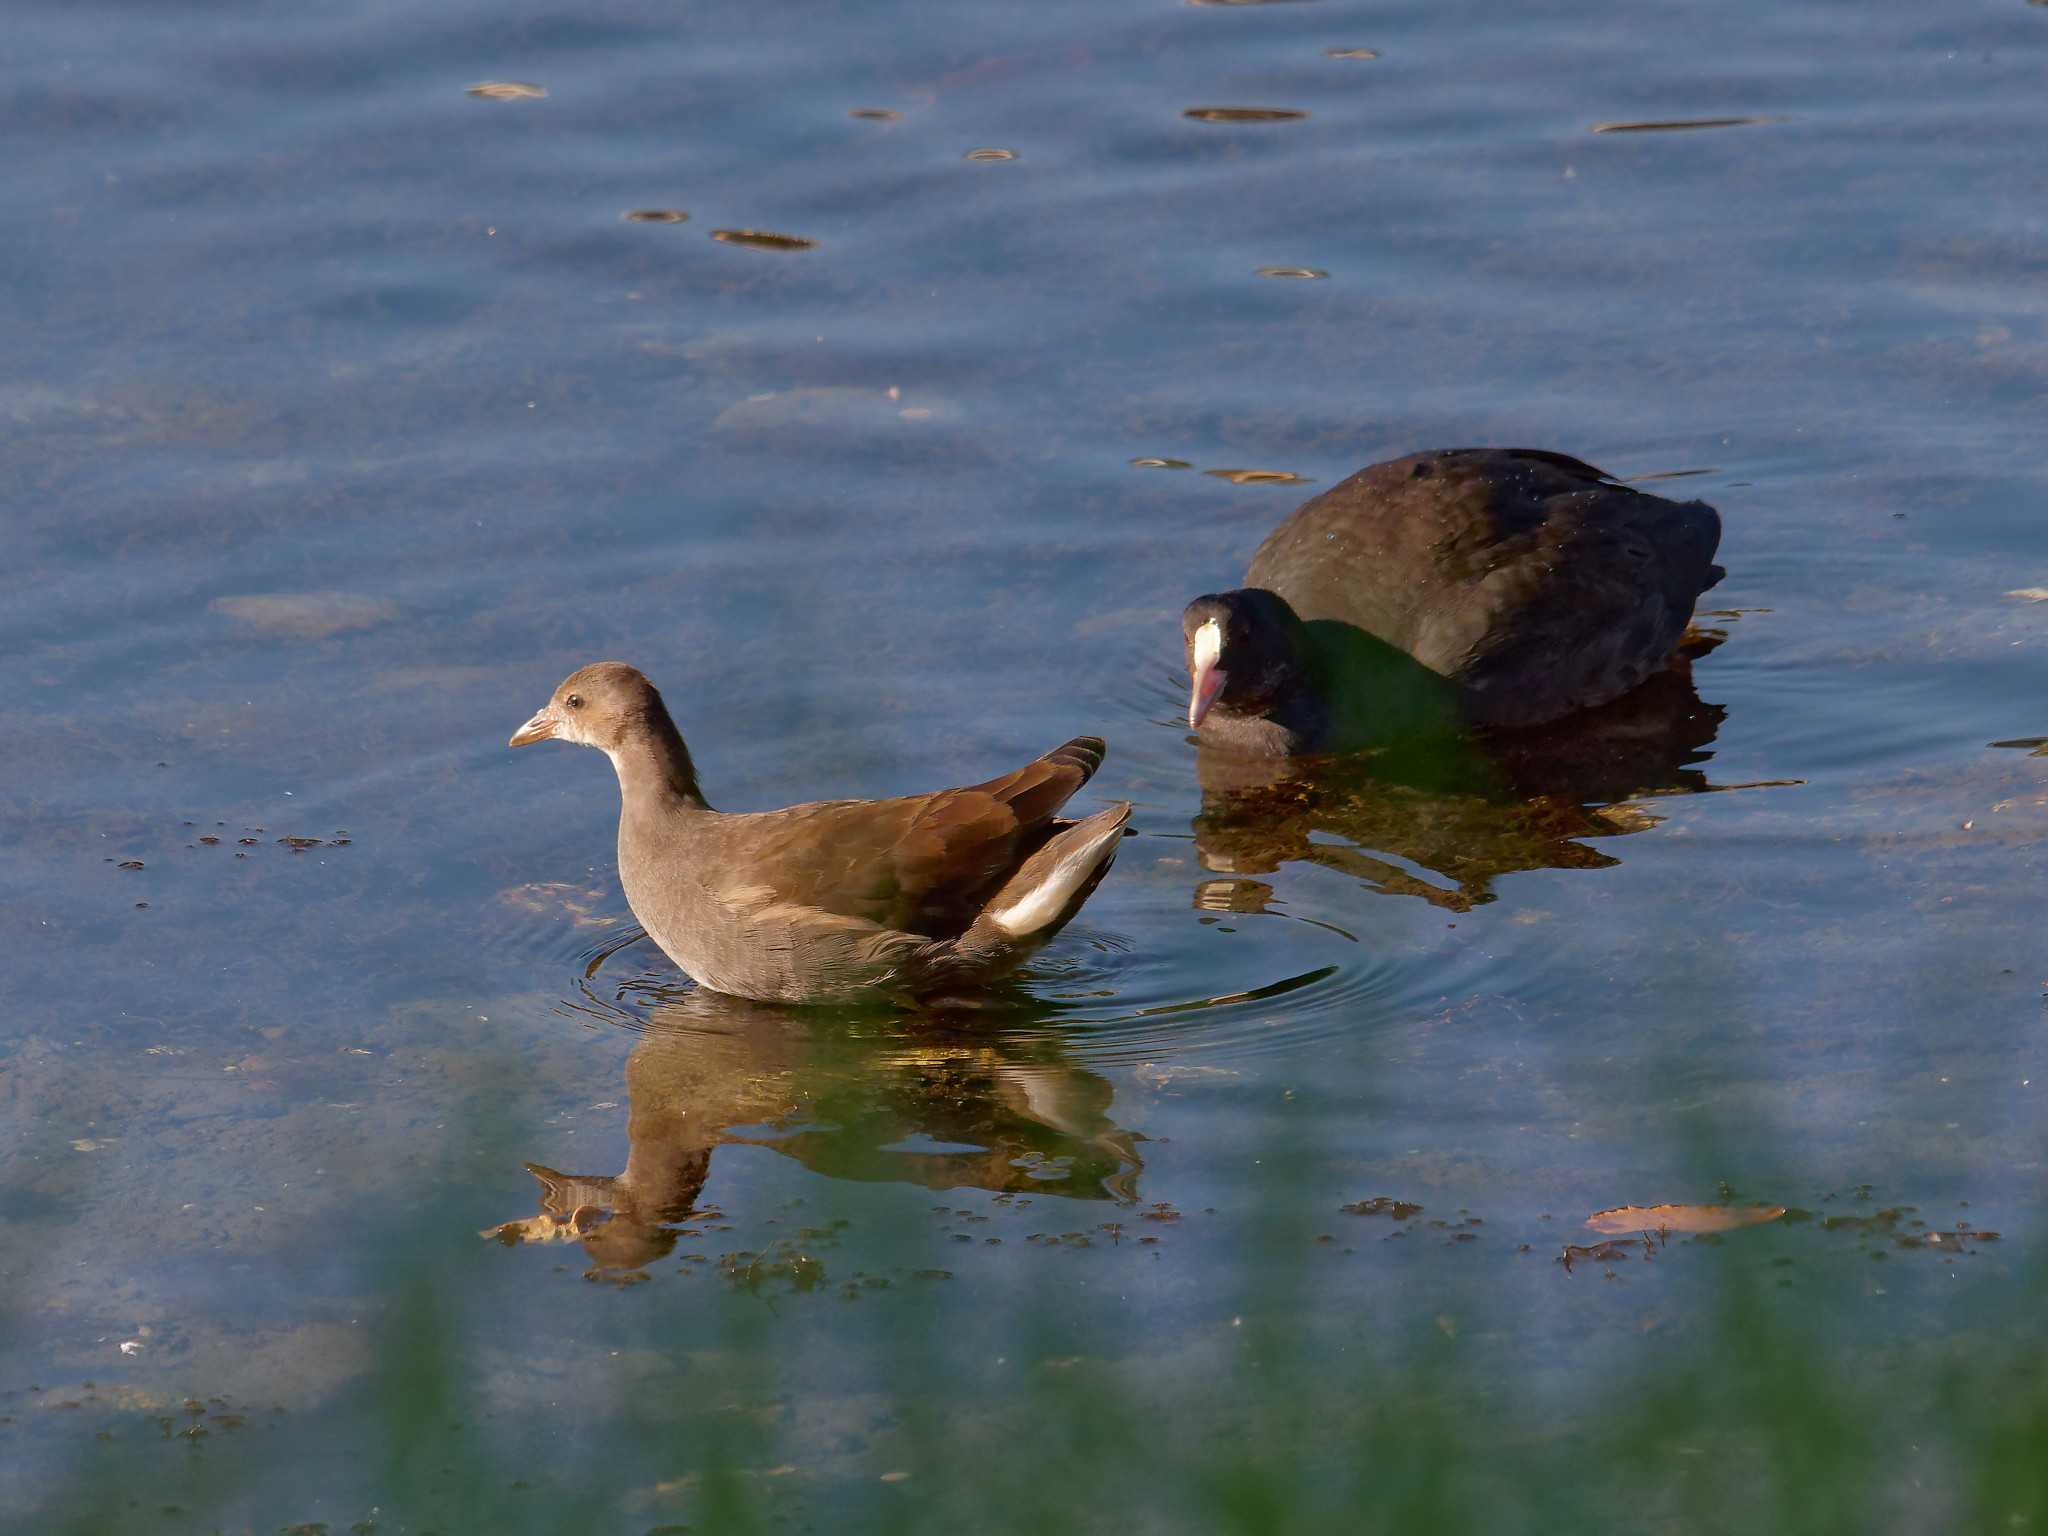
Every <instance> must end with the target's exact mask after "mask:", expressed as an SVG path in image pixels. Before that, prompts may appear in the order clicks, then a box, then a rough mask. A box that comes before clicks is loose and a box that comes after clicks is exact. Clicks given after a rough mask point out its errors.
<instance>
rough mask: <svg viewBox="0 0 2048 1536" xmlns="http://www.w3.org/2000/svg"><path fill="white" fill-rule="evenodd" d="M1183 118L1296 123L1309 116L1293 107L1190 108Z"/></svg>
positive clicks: (1182, 114)
mask: <svg viewBox="0 0 2048 1536" xmlns="http://www.w3.org/2000/svg"><path fill="white" fill-rule="evenodd" d="M1181 116H1182V117H1187V118H1193V119H1194V120H1195V121H1196V122H1198V123H1296V122H1300V121H1301V120H1302V119H1303V118H1305V117H1307V116H1308V114H1307V113H1306V112H1297V111H1295V110H1294V108H1292V107H1189V108H1188V109H1187V110H1186V111H1185V112H1183V113H1181Z"/></svg>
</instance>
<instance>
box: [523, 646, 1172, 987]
mask: <svg viewBox="0 0 2048 1536" xmlns="http://www.w3.org/2000/svg"><path fill="white" fill-rule="evenodd" d="M549 738H553V739H555V740H558V741H573V742H577V743H580V744H581V745H583V746H589V747H596V748H597V749H598V750H599V751H601V752H603V753H604V754H605V755H606V756H607V757H609V758H610V759H611V760H612V767H613V768H614V769H616V770H617V772H618V775H619V795H620V809H619V882H620V884H622V885H623V886H625V888H626V900H627V902H628V903H630V904H631V906H632V908H633V915H634V916H635V917H637V918H638V919H639V920H640V926H641V927H643V928H645V929H646V930H647V933H648V936H649V937H650V938H652V939H653V940H654V942H655V943H657V944H659V945H660V946H661V947H662V949H664V950H665V951H667V953H668V956H669V958H670V959H672V960H674V961H675V963H676V964H677V965H679V966H681V967H682V968H683V969H684V970H685V971H687V972H689V974H690V975H691V976H693V977H695V978H696V980H697V981H698V983H699V984H700V985H703V986H707V987H710V988H713V989H714V990H716V991H719V992H730V993H733V994H735V995H737V996H740V997H751V998H756V999H759V1000H762V1001H766V1002H794V1003H818V1002H832V1001H846V1000H850V999H853V998H857V997H862V996H870V995H877V994H879V995H882V996H889V995H897V996H904V997H922V996H931V995H936V994H941V993H944V992H947V991H952V990H958V989H963V988H969V987H973V986H975V985H977V984H979V983H981V982H984V981H987V980H989V979H991V978H993V977H995V976H998V975H1000V974H1002V973H1003V972H1005V971H1008V970H1010V969H1012V968H1013V967H1015V966H1016V965H1017V964H1018V963H1019V962H1021V961H1022V960H1023V959H1024V958H1025V957H1026V956H1027V955H1029V954H1030V953H1031V951H1032V950H1034V949H1036V948H1037V947H1038V946H1039V945H1040V944H1042V943H1044V942H1045V940H1046V939H1048V938H1050V937H1051V936H1052V935H1053V934H1054V933H1057V932H1058V931H1059V929H1060V927H1061V925H1062V924H1064V923H1065V922H1066V921H1067V919H1068V918H1070V917H1071V916H1073V914H1074V912H1075V910H1076V909H1077V908H1079V906H1080V905H1081V903H1082V902H1083V901H1084V900H1085V899H1086V898H1087V896H1088V893H1089V892H1090V891H1092V890H1093V889H1094V888H1095V884H1096V882H1097V881H1099V880H1100V879H1101V878H1102V876H1103V874H1104V873H1105V872H1106V871H1107V870H1108V868H1109V866H1110V862H1111V861H1112V860H1113V859H1114V858H1115V857H1116V851H1117V844H1118V841H1119V839H1120V838H1121V836H1122V834H1123V828H1124V823H1125V822H1126V821H1128V820H1129V819H1130V814H1131V808H1130V806H1129V805H1125V804H1119V805H1112V806H1110V807H1109V808H1108V809H1106V810H1101V811H1097V812H1096V813H1095V814H1094V815H1093V816H1089V817H1086V818H1085V819H1083V820H1081V821H1059V820H1056V819H1055V818H1054V813H1055V812H1057V811H1058V810H1059V809H1060V807H1061V806H1063V805H1064V804H1066V802H1067V800H1068V798H1069V797H1070V796H1072V795H1073V793H1074V792H1075V791H1076V790H1078V789H1079V788H1080V787H1081V786H1082V785H1083V784H1086V783H1087V782H1088V780H1089V779H1090V778H1091V777H1092V776H1093V775H1094V773H1095V770H1096V769H1097V768H1098V767H1100V766H1101V765H1102V754H1103V745H1102V743H1101V741H1099V740H1098V739H1096V738H1095V737H1093V736H1077V737H1075V738H1074V740H1072V741H1070V742H1068V743H1067V744H1066V745H1065V746H1063V747H1056V748H1054V749H1053V750H1052V751H1050V752H1048V753H1046V754H1045V756H1043V757H1041V758H1039V759H1037V760H1036V761H1035V762H1030V763H1026V764H1025V765H1024V766H1023V767H1022V768H1019V769H1017V770H1016V772H1014V773H1006V774H1004V775H1003V776H1002V777H1001V778H997V779H990V780H989V781H988V782H987V783H986V784H975V785H971V786H969V787H967V788H964V789H942V790H939V791H937V792H935V793H933V794H928V795H906V796H903V797H901V798H899V799H894V800H820V801H816V802H814V803H812V804H808V805H792V806H789V807H787V808H785V809H783V810H779V811H759V812H753V813H748V814H740V815H729V814H725V813H722V812H719V811H714V810H713V809H712V808H711V807H710V806H709V805H707V804H705V802H704V796H703V794H702V792H701V791H700V790H699V789H698V787H697V770H696V767H695V765H693V764H692V763H691V761H690V753H689V749H688V748H687V747H685V746H684V745H683V738H682V735H681V733H680V732H678V731H677V730H676V727H675V722H674V721H673V720H671V719H670V718H669V713H668V709H667V707H666V706H665V705H664V704H663V703H662V701H661V695H660V694H659V693H658V692H656V691H655V688H654V685H653V684H652V683H650V682H649V681H648V680H647V679H646V678H645V677H643V676H642V675H641V674H640V673H639V672H637V671H635V670H634V669H633V668H632V667H629V666H626V665H625V664H624V663H622V662H616V661H600V662H596V663H593V664H592V665H590V666H587V667H584V668H583V669H581V670H580V671H577V672H574V673H571V674H570V675H569V677H568V679H567V680H566V681H564V682H563V684H562V685H561V687H559V688H557V689H556V690H555V693H554V697H553V698H551V699H550V700H549V701H548V703H547V705H546V707H545V708H543V709H541V710H539V711H538V712H536V713H535V715H534V716H533V718H532V719H531V720H528V721H527V722H526V724H524V725H522V726H521V727H520V728H519V729H518V730H517V731H516V732H514V733H513V736H512V740H511V742H510V743H509V745H511V746H515V747H521V746H525V745H526V744H527V743H528V742H534V741H545V740H548V739H549Z"/></svg>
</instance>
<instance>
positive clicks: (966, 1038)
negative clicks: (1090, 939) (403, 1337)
mask: <svg viewBox="0 0 2048 1536" xmlns="http://www.w3.org/2000/svg"><path fill="white" fill-rule="evenodd" d="M906 1030H907V1032H906ZM626 1094H627V1099H628V1112H627V1122H626V1134H627V1139H628V1143H629V1146H628V1151H627V1155H626V1167H625V1171H624V1172H622V1173H619V1174H615V1175H589V1174H564V1173H558V1172H556V1171H555V1170H554V1169H552V1168H545V1167H541V1166H540V1165H538V1164H533V1163H529V1164H527V1168H528V1170H529V1171H530V1172H532V1174H533V1175H534V1177H536V1178H537V1179H539V1180H540V1183H541V1212H540V1215H539V1216H537V1217H534V1218H530V1219H527V1220H524V1221H515V1222H507V1223H505V1224H504V1225H503V1226H501V1227H495V1228H492V1229H491V1230H490V1232H488V1233H486V1234H485V1235H486V1236H492V1237H496V1238H498V1239H500V1240H501V1241H504V1242H507V1243H515V1242H518V1241H521V1240H531V1239H534V1238H540V1237H573V1238H575V1239H577V1240H580V1241H581V1242H582V1244H583V1246H584V1249H585V1251H586V1252H587V1253H588V1254H589V1255H590V1258H591V1261H592V1262H593V1263H594V1264H597V1265H599V1266H601V1267H604V1268H608V1269H635V1268H639V1267H641V1266H643V1265H646V1264H649V1263H651V1262H653V1261H654V1260H656V1259H659V1258H661V1257H662V1256H663V1255H665V1254H666V1253H668V1251H669V1250H670V1249H671V1248H672V1247H674V1245H675V1241H676V1233H675V1231H674V1225H673V1224H675V1223H679V1222H683V1221H685V1220H687V1219H688V1218H689V1217H690V1215H691V1213H692V1212H693V1211H695V1210H696V1209H697V1208H698V1197H699V1195H700V1194H701V1192H702V1190H703V1187H704V1182H705V1180H706V1178H707V1177H709V1175H710V1171H711V1158H712V1152H713V1149H714V1148H716V1147H718V1146H720V1145H724V1144H727V1143H742V1144H754V1145H760V1146H765V1147H769V1148H772V1149H773V1150H775V1151H778V1152H781V1153H783V1154H784V1155H786V1156H789V1157H793V1158H795V1159H796V1160H797V1161H798V1162H800V1163H802V1164H803V1165H804V1166H805V1167H807V1168H810V1169H812V1170H813V1171H814V1172H817V1173H820V1174H823V1175H825V1176H827V1177H830V1178H842V1179H854V1180H859V1181H862V1182H875V1181H901V1182H904V1183H909V1184H919V1185H923V1186H924V1187H926V1188H928V1189H954V1188H976V1189H988V1190H1022V1189H1033V1190H1042V1191H1045V1192H1047V1193H1054V1194H1061V1195H1066V1196H1069V1197H1077V1198H1081V1199H1102V1198H1105V1197H1106V1198H1109V1199H1114V1200H1118V1201H1123V1202H1128V1201H1130V1200H1132V1199H1135V1198H1136V1185H1137V1178H1138V1172H1139V1169H1140V1167H1141V1166H1142V1165H1141V1162H1140V1160H1139V1157H1138V1154H1137V1149H1136V1142H1137V1140H1138V1138H1137V1137H1135V1136H1134V1135H1133V1134H1132V1133H1131V1132H1129V1131H1125V1130H1123V1129H1121V1128H1120V1127H1119V1126H1117V1125H1116V1124H1115V1123H1114V1122H1113V1121H1111V1120H1110V1118H1109V1108H1110V1102H1111V1099H1112V1097H1113V1090H1112V1089H1111V1087H1110V1085H1109V1084H1108V1083H1107V1082H1106V1081H1105V1080H1104V1079H1102V1078H1100V1077H1098V1076H1096V1075H1095V1074H1094V1073H1092V1072H1088V1071H1085V1070H1083V1069H1081V1068H1079V1067H1077V1066H1075V1065H1073V1064H1072V1063H1071V1062H1069V1061H1067V1060H1066V1059H1065V1058H1064V1056H1063V1055H1062V1054H1061V1053H1060V1050H1059V1048H1058V1046H1057V1045H1055V1044H1051V1043H1039V1044H1022V1043H1015V1042H1012V1041H1009V1040H994V1039H991V1038H990V1037H989V1036H988V1035H987V1034H986V1033H984V1032H980V1031H976V1030H973V1029H970V1028H967V1027H963V1026H962V1025H960V1024H958V1023H956V1022H950V1021H949V1020H948V1019H947V1018H946V1017H944V1016H942V1015H927V1016H924V1017H921V1018H919V1019H916V1020H914V1021H912V1022H911V1023H910V1024H909V1025H907V1026H906V1025H905V1024H904V1023H903V1021H901V1020H893V1021H892V1024H891V1029H890V1032H889V1034H888V1036H887V1038H886V1040H877V1039H875V1038H871V1037H867V1036H864V1035H861V1034H857V1033H854V1032H853V1031H851V1030H850V1029H849V1028H848V1025H847V1023H846V1022H845V1020H844V1019H843V1018H839V1019H835V1018H834V1017H833V1016H832V1015H830V1014H825V1013H818V1012H813V1011H809V1010H803V1009H794V1008H783V1007H777V1006H774V1005H769V1004H760V1003H748V1002H745V1001H743V1000H741V999H738V998H731V997H725V996H721V995H720V994H718V993H715V992H710V991H706V990H702V989H700V990H697V991H694V992H688V993H684V994H682V996H681V997H680V998H679V999H678V1000H677V1001H674V1002H670V1003H667V1004H664V1005H662V1006H661V1007H660V1008H658V1009H657V1010H656V1011H655V1014H654V1017H653V1020H652V1022H651V1024H650V1026H649V1027H648V1029H647V1033H646V1034H645V1035H644V1036H643V1038H642V1039H641V1040H640V1042H639V1044H637V1045H636V1046H635V1047H634V1048H633V1053H632V1055H631V1056H630V1057H628V1058H627V1061H626Z"/></svg>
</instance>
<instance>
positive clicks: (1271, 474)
mask: <svg viewBox="0 0 2048 1536" xmlns="http://www.w3.org/2000/svg"><path fill="white" fill-rule="evenodd" d="M1202 473H1203V474H1205V475H1214V476H1215V477H1216V478H1217V479H1218V480H1228V481H1229V482H1230V483H1231V484H1232V485H1307V484H1308V483H1309V482H1308V478H1307V476H1305V475H1297V474H1295V473H1294V472H1293V471H1292V470H1286V469H1205V470H1203V471H1202Z"/></svg>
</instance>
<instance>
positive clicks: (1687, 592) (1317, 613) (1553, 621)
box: [1246, 448, 1721, 726]
mask: <svg viewBox="0 0 2048 1536" xmlns="http://www.w3.org/2000/svg"><path fill="white" fill-rule="evenodd" d="M1720 535H1721V520H1720V517H1719V515H1718V514H1717V513H1716V512H1715V511H1714V509H1713V508H1712V507H1710V506H1708V505H1706V503H1704V502H1685V503H1679V502H1671V501H1666V500H1665V499H1664V498H1662V497H1659V496H1650V495H1646V494H1644V493H1642V492H1640V491H1635V490H1631V489H1630V488H1628V487H1627V486H1623V485H1617V484H1615V483H1614V482H1613V481H1612V480H1611V479H1609V478H1608V477H1607V476H1606V475H1604V474H1602V473H1601V472H1600V471H1599V470H1597V469H1595V468H1594V467H1593V466H1591V465H1590V464H1586V463H1583V462H1581V461H1580V460H1577V459H1574V458H1570V457H1568V456H1566V455H1564V454H1556V453H1546V452H1543V451H1541V450H1535V449H1485V448H1481V449H1452V450H1447V451H1443V452H1434V453H1419V454H1413V455H1410V456H1409V457H1407V458H1402V459H1393V460H1389V461H1387V462H1386V463H1382V464H1374V465H1371V466H1369V467H1367V468H1365V469H1362V470H1360V471H1359V472H1358V473H1357V474H1355V475H1353V476H1351V477H1350V478H1349V479H1347V480H1345V481H1343V482H1341V483H1340V484H1338V485H1336V486H1333V487H1332V488H1331V489H1330V490H1328V491H1326V492H1324V493H1323V494H1322V495H1320V496H1317V497H1315V498H1313V499H1312V500H1310V501H1308V502H1307V503H1305V504H1304V505H1303V506H1302V507H1301V508H1299V509H1298V510H1297V511H1296V512H1295V513H1294V514H1293V515H1292V516H1290V517H1289V518H1288V519H1287V520H1286V521H1285V522H1283V523H1282V524H1281V525H1280V526H1279V527H1278V528H1276V529H1275V530H1274V531H1273V532H1272V534H1271V535H1269V536H1268V537H1267V539H1266V540H1265V542H1264V543H1263V544H1261V545H1260V546H1259V549H1258V552H1257V554H1255V555H1254V556H1253V557H1252V563H1251V567H1250V569H1249V570H1248V571H1247V573H1246V583H1247V585H1249V586H1255V587H1264V588H1267V589H1269V590H1271V591H1274V592H1277V593H1279V594H1280V595H1281V596H1282V597H1284V598H1286V599H1287V600H1288V602H1289V603H1290V604H1291V605H1292V606H1293V607H1294V609H1295V611H1296V612H1297V613H1299V614H1300V615H1301V616H1302V618H1304V619H1310V620H1314V619H1328V620H1337V621H1340V622H1342V623H1346V624H1351V625H1355V626H1357V627H1358V628H1360V629H1363V630H1365V631H1367V632H1368V633H1370V634H1373V635H1376V636H1378V637H1379V638H1381V639H1383V640H1385V641H1387V642H1388V643H1390V644H1392V645H1396V646H1398V647H1400V648H1401V649H1402V650H1404V651H1406V652H1408V653H1409V654H1410V655H1412V656H1413V657H1414V658H1415V659H1416V660H1417V661H1419V662H1421V663H1422V664H1423V665H1424V666H1426V667H1428V668H1430V669H1431V670H1432V671H1434V672H1437V673H1438V674H1440V675H1442V676H1444V677H1447V678H1451V679H1452V680H1454V681H1455V682H1457V683H1458V685H1459V687H1460V689H1461V691H1462V693H1463V695H1464V698H1465V703H1466V711H1467V714H1468V716H1469V717H1470V718H1471V719H1472V720H1474V721H1475V723H1479V724H1487V725H1510V726H1512V725H1530V724H1537V723H1540V722H1542V721H1544V720H1550V719H1555V718H1558V717H1559V716H1562V715H1565V714H1569V713H1571V712H1573V711H1575V710H1579V709H1585V708H1591V707H1593V706H1595V705H1598V704H1601V703H1604V702H1606V701H1607V700H1609V699H1613V698H1618V697H1619V696H1620V695H1622V694H1624V693H1626V692H1628V691H1629V690H1630V689H1632V688H1634V687H1635V686H1636V685H1637V684H1639V683H1641V682H1642V681H1643V680H1644V679H1645V678H1647V677H1648V676H1650V674H1651V673H1653V672H1654V671H1656V670H1657V669H1658V668H1659V667H1661V666H1662V665H1664V663H1665V660H1666V659H1667V658H1668V657H1669V656H1670V654H1671V651H1672V648H1673V647H1674V646H1675V645H1676V644H1677V642H1678V639H1679V636H1680V635H1681V634H1683V633H1684V630H1685V626H1686V624H1687V623H1688V622H1689V620H1690V619H1691V616H1692V610H1693V605H1694V603H1695V602H1696V600H1697V599H1698V597H1699V594H1700V593H1701V592H1702V591H1704V590H1706V588H1707V587H1709V586H1711V585H1712V584H1713V583H1714V582H1715V581H1716V580H1718V579H1719V578H1720V575H1721V571H1720V568H1719V567H1718V566H1716V565H1714V564H1713V555H1714V550H1715V548H1716V547H1717V545H1718V544H1719V542H1720Z"/></svg>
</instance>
